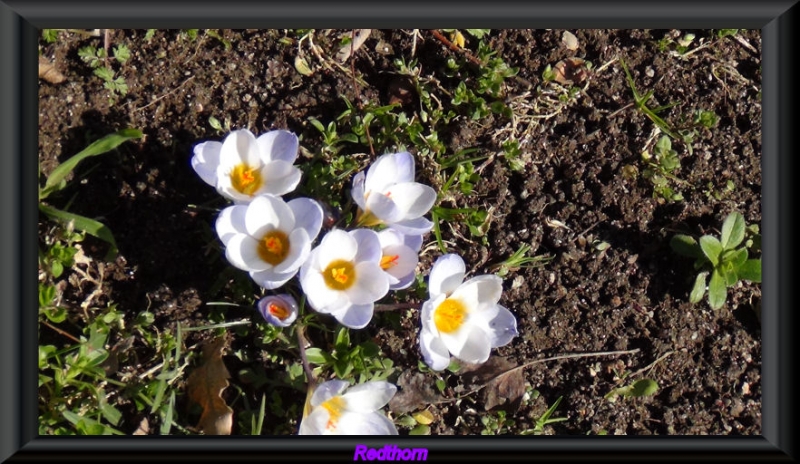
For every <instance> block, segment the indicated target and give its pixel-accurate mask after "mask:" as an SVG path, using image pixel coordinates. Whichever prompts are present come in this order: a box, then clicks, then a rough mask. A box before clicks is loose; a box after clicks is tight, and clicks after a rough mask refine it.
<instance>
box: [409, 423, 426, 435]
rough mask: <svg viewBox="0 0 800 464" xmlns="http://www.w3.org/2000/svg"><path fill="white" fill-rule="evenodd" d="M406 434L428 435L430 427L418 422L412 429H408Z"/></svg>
mask: <svg viewBox="0 0 800 464" xmlns="http://www.w3.org/2000/svg"><path fill="white" fill-rule="evenodd" d="M408 434H409V435H430V434H431V428H430V427H429V426H427V425H422V424H420V425H418V426H416V427H414V428H413V429H411V430H409V431H408Z"/></svg>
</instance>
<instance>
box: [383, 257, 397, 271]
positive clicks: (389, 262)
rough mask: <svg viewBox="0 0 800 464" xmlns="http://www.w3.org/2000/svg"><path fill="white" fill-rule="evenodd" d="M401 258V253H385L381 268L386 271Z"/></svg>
mask: <svg viewBox="0 0 800 464" xmlns="http://www.w3.org/2000/svg"><path fill="white" fill-rule="evenodd" d="M399 259H400V255H383V257H382V258H381V269H383V270H384V271H385V270H387V269H389V268H390V267H395V266H397V261H398V260H399Z"/></svg>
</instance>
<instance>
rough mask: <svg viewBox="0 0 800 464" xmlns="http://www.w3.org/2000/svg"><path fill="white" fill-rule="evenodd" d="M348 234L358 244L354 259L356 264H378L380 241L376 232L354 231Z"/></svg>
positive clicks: (366, 230) (368, 230)
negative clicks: (368, 262)
mask: <svg viewBox="0 0 800 464" xmlns="http://www.w3.org/2000/svg"><path fill="white" fill-rule="evenodd" d="M349 234H350V236H351V237H353V238H354V239H355V240H356V242H358V253H356V256H355V258H354V260H355V261H356V262H361V261H372V262H375V263H377V262H380V260H381V241H380V238H379V236H378V233H377V232H375V231H374V230H370V229H355V230H351V231H350V232H349Z"/></svg>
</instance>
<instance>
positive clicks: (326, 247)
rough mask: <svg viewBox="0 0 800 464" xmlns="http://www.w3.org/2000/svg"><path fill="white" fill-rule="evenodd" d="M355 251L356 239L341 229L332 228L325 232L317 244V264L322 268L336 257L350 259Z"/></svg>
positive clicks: (354, 254)
mask: <svg viewBox="0 0 800 464" xmlns="http://www.w3.org/2000/svg"><path fill="white" fill-rule="evenodd" d="M357 252H358V242H356V239H354V238H353V237H352V236H351V235H350V234H348V233H347V232H345V231H343V230H341V229H334V230H332V231H330V232H328V233H327V234H325V237H324V238H323V239H322V243H320V245H319V258H318V259H319V264H320V266H322V267H323V268H324V267H326V266H327V265H328V264H330V263H331V262H332V261H335V260H338V259H341V260H343V261H352V260H353V259H354V258H355V257H356V253H357Z"/></svg>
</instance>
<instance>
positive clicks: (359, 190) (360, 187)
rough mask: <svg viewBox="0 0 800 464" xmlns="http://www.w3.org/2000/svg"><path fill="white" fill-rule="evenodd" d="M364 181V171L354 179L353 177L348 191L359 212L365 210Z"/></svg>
mask: <svg viewBox="0 0 800 464" xmlns="http://www.w3.org/2000/svg"><path fill="white" fill-rule="evenodd" d="M365 179H366V175H365V174H364V171H361V172H359V173H358V174H356V175H355V177H353V188H352V190H350V195H351V196H352V197H353V201H355V202H356V204H357V205H358V207H359V208H360V209H361V211H364V210H365V209H366V208H367V200H366V198H364V193H365V192H364V181H365Z"/></svg>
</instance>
